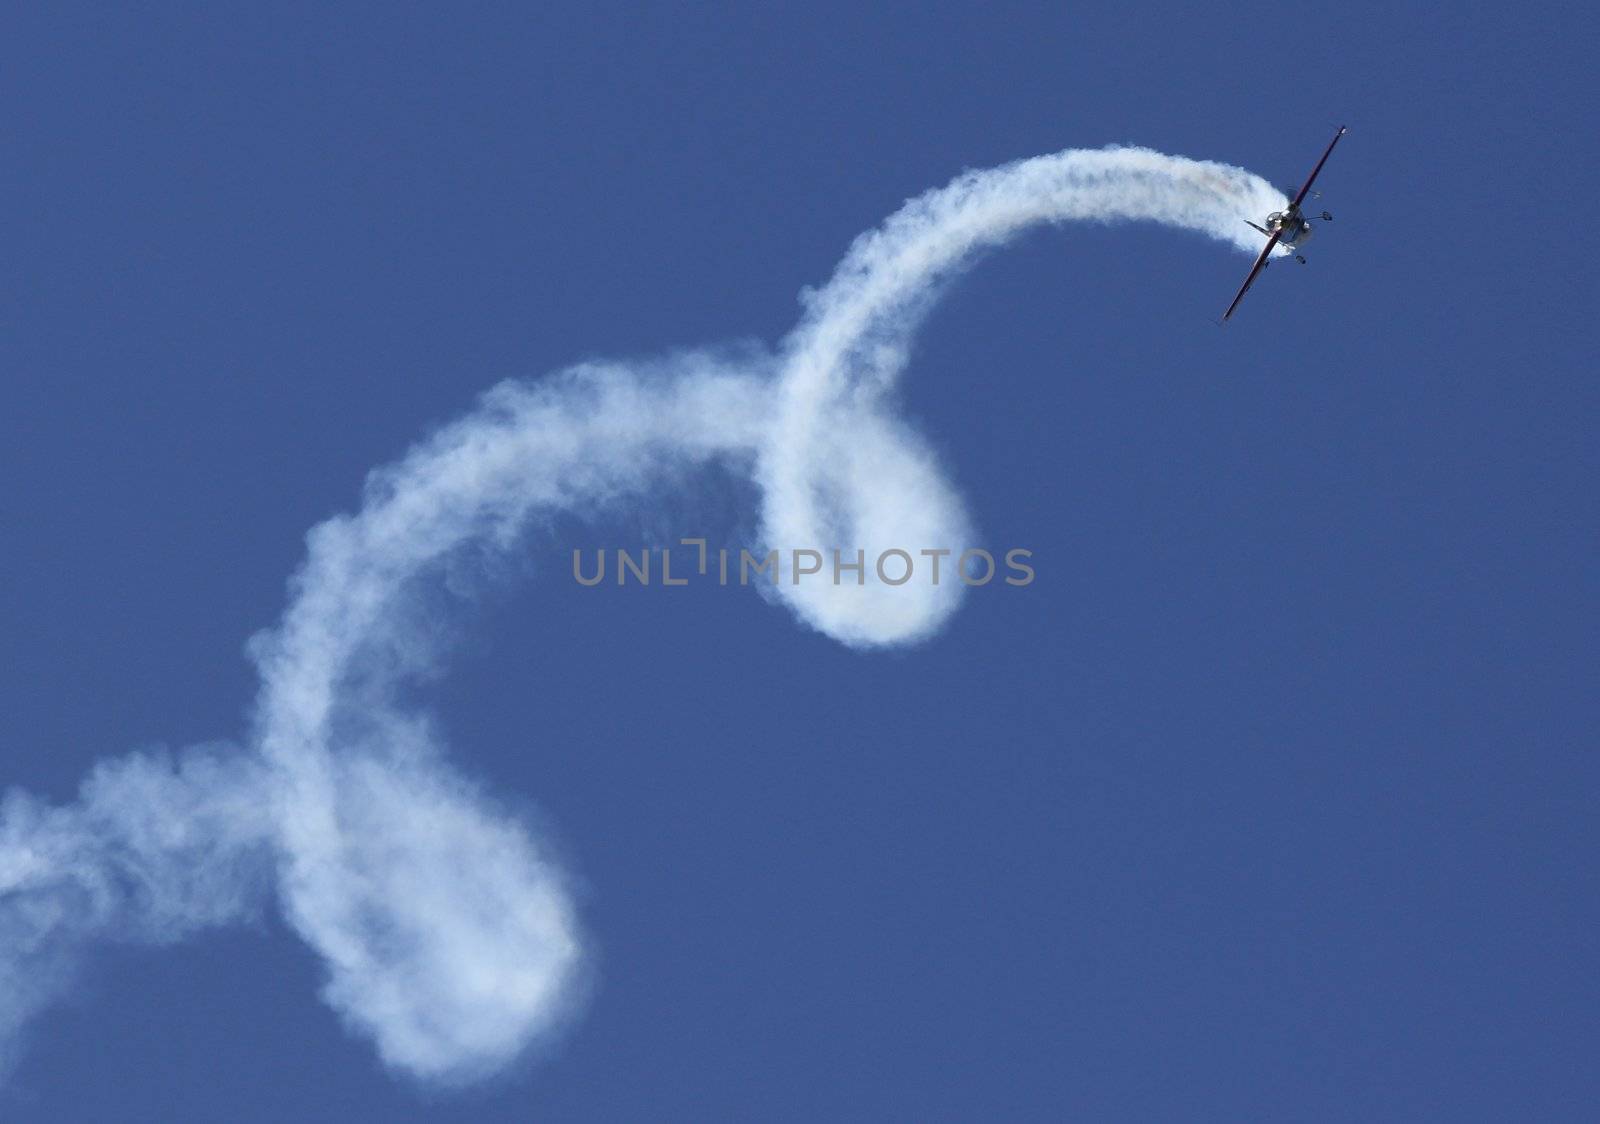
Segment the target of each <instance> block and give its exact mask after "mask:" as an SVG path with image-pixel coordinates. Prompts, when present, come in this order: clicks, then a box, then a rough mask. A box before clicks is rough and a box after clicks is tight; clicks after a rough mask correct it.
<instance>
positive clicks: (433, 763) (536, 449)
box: [0, 148, 1283, 1082]
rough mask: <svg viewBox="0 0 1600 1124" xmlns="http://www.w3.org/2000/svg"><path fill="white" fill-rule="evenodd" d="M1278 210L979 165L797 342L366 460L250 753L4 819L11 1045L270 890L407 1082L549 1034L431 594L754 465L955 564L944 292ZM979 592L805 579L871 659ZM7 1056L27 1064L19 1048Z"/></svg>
mask: <svg viewBox="0 0 1600 1124" xmlns="http://www.w3.org/2000/svg"><path fill="white" fill-rule="evenodd" d="M1282 203H1283V197H1282V195H1281V194H1280V193H1279V192H1278V191H1277V190H1276V189H1274V188H1273V187H1272V186H1271V185H1270V184H1268V183H1267V182H1266V181H1264V180H1262V179H1260V178H1258V177H1256V176H1253V175H1251V174H1249V173H1247V172H1244V171H1242V170H1240V169H1237V168H1231V167H1227V166H1225V165H1221V164H1213V163H1203V162H1197V161H1193V160H1186V159H1182V158H1179V157H1172V156H1163V155H1161V154H1159V153H1155V152H1151V151H1148V150H1144V149H1132V148H1123V149H1107V150H1101V151H1082V150H1078V151H1067V152H1063V153H1058V154H1055V155H1051V156H1043V157H1038V158H1035V159H1031V160H1025V161H1021V162H1018V163H1015V164H1011V165H1008V166H1005V167H1002V168H996V169H992V170H988V171H981V172H972V173H969V174H966V175H963V176H961V177H960V178H958V179H957V180H955V181H954V182H953V183H952V184H950V185H949V186H947V187H944V188H941V189H939V190H936V191H932V192H929V193H928V194H926V195H923V196H921V197H920V198H918V199H915V200H912V201H911V202H909V203H908V204H906V206H904V207H903V208H902V209H901V210H900V211H899V212H897V213H896V214H895V215H894V216H892V217H891V218H890V219H889V220H888V221H887V222H886V223H885V224H884V225H883V226H882V227H880V228H879V229H877V230H875V231H872V232H870V233H868V234H865V235H863V236H862V237H861V238H859V239H858V240H857V241H856V243H855V244H854V245H853V246H852V247H851V249H850V251H849V253H848V254H847V255H846V257H845V259H844V261H843V262H842V263H841V264H840V266H839V268H838V269H837V271H836V272H835V274H834V276H833V278H832V279H831V280H830V281H829V283H828V284H827V285H826V286H824V287H823V288H822V289H820V290H817V291H815V292H813V293H810V294H808V295H807V297H806V302H805V303H806V311H805V316H804V317H803V319H802V320H801V322H800V324H799V325H798V326H797V327H796V329H795V330H794V332H793V333H792V334H791V335H790V336H789V337H788V339H787V340H786V341H785V343H784V344H783V346H782V348H781V349H780V350H779V352H778V353H777V354H776V355H774V356H767V355H760V354H749V353H746V354H744V355H741V356H738V357H735V358H729V357H728V356H726V355H719V354H716V353H711V352H704V353H693V354H686V355H679V356H675V357H671V358H668V359H664V360H661V361H658V362H655V363H651V364H643V365H640V364H635V365H631V366H624V365H620V364H589V365H585V366H582V367H578V368H574V369H572V370H569V371H566V372H563V373H561V374H559V375H557V376H554V377H552V378H549V379H547V380H543V381H540V382H532V383H530V382H508V383H504V384H501V385H500V386H498V387H495V388H494V389H493V390H491V391H490V392H489V393H488V394H487V395H486V396H485V397H484V399H483V400H482V402H481V404H480V405H479V407H478V409H477V410H475V411H474V412H473V413H471V414H469V415H468V416H466V417H465V418H463V419H462V420H460V421H458V422H456V423H454V424H453V425H451V426H449V427H447V428H446V429H444V430H443V431H442V432H440V433H438V434H437V435H435V436H434V437H433V438H431V439H429V440H428V441H426V442H424V443H423V444H421V445H419V446H417V447H416V448H415V449H413V450H412V451H411V452H410V453H409V454H408V455H407V456H406V457H405V458H403V459H402V460H401V461H399V462H398V463H397V464H395V465H393V466H390V467H388V468H384V469H380V470H378V471H376V472H375V473H373V475H372V476H371V478H370V479H369V480H368V482H367V486H366V490H365V494H364V497H363V503H362V506H361V509H360V511H359V512H358V513H357V514H355V515H353V516H349V517H340V518H335V519H331V520H329V521H327V522H326V523H323V524H321V525H320V526H318V527H317V528H315V529H314V530H313V531H312V532H311V534H310V535H309V536H308V552H307V558H306V561H305V564H304V565H303V566H302V568H301V570H300V571H299V573H298V574H297V575H296V576H295V578H294V580H293V582H292V585H291V592H292V596H291V599H290V603H289V607H288V609H287V610H286V611H285V613H284V617H283V620H282V621H281V623H280V624H279V625H278V627H277V628H276V629H274V630H273V631H271V632H269V633H265V634H263V635H262V636H260V637H257V638H256V641H255V642H254V645H253V653H254V656H255V659H256V662H257V664H258V666H259V668H260V673H261V683H262V685H261V694H260V698H259V702H258V706H257V713H256V718H255V724H254V732H253V736H252V738H251V739H250V742H249V746H248V748H246V749H243V750H234V751H231V752H223V751H218V750H211V751H203V752H202V751H194V752H191V753H189V754H187V755H185V756H183V757H182V759H181V760H180V761H179V763H178V764H176V765H173V764H172V763H171V762H168V761H165V760H161V759H156V758H150V757H144V756H134V757H131V758H127V759H124V760H122V761H119V762H113V763H108V764H104V765H102V766H100V767H99V768H98V769H96V770H95V772H94V773H93V774H91V776H90V778H89V779H88V780H87V781H86V782H85V784H84V786H83V791H82V794H81V796H80V798H79V800H78V802H77V803H76V804H73V805H71V806H69V807H65V808H47V807H43V806H41V805H40V804H39V803H38V802H37V801H35V800H33V799H32V798H30V797H28V796H26V795H25V794H21V793H16V792H13V793H11V794H10V795H9V796H8V797H7V798H6V801H5V804H4V808H3V813H0V986H3V988H4V990H3V992H0V1041H4V1042H8V1043H9V1042H11V1041H14V1040H15V1037H16V1035H17V1033H18V1032H19V1030H20V1029H21V1027H22V1026H23V1024H24V1022H25V1021H26V1019H27V1017H28V1016H29V1015H31V1014H32V1013H33V1012H34V1011H35V1010H36V1009H37V1008H38V1007H39V1006H40V1005H42V1004H43V1003H45V1002H48V1001H49V1000H50V998H51V997H52V996H53V995H55V994H58V993H59V991H60V989H61V988H62V987H64V986H66V985H67V982H68V981H69V980H70V978H71V972H72V968H73V965H74V963H75V962H76V959H77V954H78V952H79V950H80V949H81V948H82V947H83V946H84V945H86V944H87V943H89V942H91V941H94V940H122V941H141V942H165V941H170V940H176V939H178V938H180V937H183V936H185V935H187V934H189V933H191V932H193V931H196V930H198V929H201V928H204V927H206V926H211V925H217V924H223V923H227V922H230V921H233V920H236V919H237V918H239V917H240V916H243V915H247V914H248V913H249V912H250V911H252V910H255V909H257V908H259V907H260V905H261V904H262V902H263V901H265V900H266V899H267V898H268V897H269V896H270V895H271V894H272V892H273V891H274V890H275V892H276V899H277V901H278V903H279V904H280V905H281V907H282V911H283V914H284V916H285V917H286V919H287V920H288V922H289V923H290V924H291V925H292V926H293V927H294V928H295V930H296V931H297V932H298V933H299V934H300V935H301V936H302V937H303V938H304V939H305V940H306V941H307V942H308V943H310V945H311V946H312V947H313V948H314V949H316V951H317V952H318V953H319V954H320V955H321V957H322V958H323V960H324V962H325V964H326V966H327V983H326V986H325V989H324V998H325V999H326V1000H327V1001H328V1002H329V1004H330V1005H332V1006H333V1007H334V1008H335V1009H336V1010H337V1011H338V1012H339V1013H340V1014H341V1016H342V1017H343V1018H344V1019H345V1020H346V1022H347V1024H348V1025H349V1026H350V1027H352V1028H353V1029H354V1030H355V1031H356V1032H357V1033H359V1034H362V1035H365V1036H368V1037H370V1038H371V1039H372V1040H373V1042H374V1043H375V1045H376V1047H377V1049H378V1051H379V1054H380V1056H381V1057H382V1058H383V1059H384V1061H385V1062H386V1063H387V1064H388V1065H390V1066H391V1067H393V1068H394V1069H395V1070H397V1071H398V1072H401V1073H404V1074H408V1075H411V1076H413V1077H416V1078H420V1079H423V1080H431V1081H440V1082H461V1081H468V1080H473V1079H476V1078H479V1077H481V1076H484V1075H487V1074H490V1073H493V1072H496V1071H498V1070H500V1069H502V1068H503V1067H504V1066H506V1065H507V1064H508V1063H509V1062H511V1061H512V1060H513V1059H515V1058H516V1057H517V1056H519V1055H520V1054H521V1053H523V1052H524V1051H525V1050H526V1049H527V1047H528V1046H529V1045H530V1044H532V1043H535V1042H538V1041H539V1040H541V1039H542V1038H543V1037H544V1036H546V1035H547V1034H548V1033H549V1032H550V1031H551V1030H552V1029H554V1028H555V1027H556V1026H557V1025H558V1024H559V1022H560V1021H561V1019H562V1017H563V1016H564V1015H565V1014H566V1013H567V1012H568V1011H570V1010H571V1009H572V1008H573V1006H574V1005H575V1002H576V1000H577V998H578V997H579V994H580V992H581V984H582V980H583V967H584V958H583V940H582V936H581V934H580V932H579V929H578V926H577V922H576V919H575V917H574V913H573V908H572V905H571V902H570V899H569V897H568V895H567V893H566V892H565V890H564V887H563V883H562V877H561V873H560V871H559V870H558V869H557V868H556V867H555V866H554V865H553V863H552V861H551V859H550V857H549V855H548V854H547V853H546V851H545V849H544V848H542V847H541V846H540V844H539V842H538V840H537V839H536V838H535V837H534V836H533V834H532V833H531V831H530V830H529V828H528V827H527V825H525V824H524V823H522V822H520V821H519V820H518V819H516V818H515V817H513V816H511V815H509V814H507V813H506V812H504V811H502V810H500V809H498V808H497V807H496V806H495V804H494V802H493V801H492V800H491V799H490V798H489V797H488V796H487V795H486V794H485V793H483V792H481V791H479V790H478V789H476V788H474V787H473V786H472V785H471V784H469V783H468V782H467V781H465V780H464V779H462V778H461V777H460V776H459V775H458V774H457V773H456V772H454V771H453V770H452V769H451V768H450V767H449V766H448V765H447V764H446V763H445V761H444V759H443V754H442V750H441V748H440V747H439V746H438V745H437V744H436V741H435V739H434V738H433V737H432V735H431V733H430V730H429V726H428V723H427V721H426V718H425V716H422V715H419V714H416V713H414V712H411V711H409V710H408V709H407V707H406V702H405V698H406V695H405V689H406V686H407V684H408V683H409V682H411V681H412V680H413V679H414V677H415V676H417V675H418V674H420V673H421V672H423V671H426V670H428V669H429V668H430V667H431V666H432V664H433V662H434V661H435V660H436V659H437V657H438V655H439V653H438V652H437V651H436V650H435V643H434V641H433V639H432V637H433V636H434V635H435V631H436V630H435V629H433V628H432V627H431V626H430V621H429V620H428V617H427V611H426V608H425V605H426V603H427V601H426V592H427V591H428V590H430V589H432V588H433V587H434V586H436V585H438V584H439V583H440V580H441V578H442V577H446V576H448V574H449V573H450V572H451V571H452V568H458V567H460V566H462V565H463V564H468V565H470V563H471V562H472V561H473V560H474V559H475V558H479V557H482V556H484V555H486V554H489V553H494V552H500V553H505V552H510V551H513V550H515V549H517V548H518V547H519V545H521V544H523V543H525V542H526V541H527V536H528V535H529V534H530V533H531V532H532V531H534V530H537V529H538V528H540V527H541V526H544V525H546V524H547V523H548V522H549V520H550V519H551V518H553V517H554V516H556V515H558V514H561V513H579V514H584V513H592V512H597V511H601V510H608V511H615V510H627V509H628V507H629V505H632V504H637V503H638V502H639V501H640V500H641V499H642V498H643V497H645V496H647V495H649V494H650V493H651V491H652V490H654V489H658V488H660V487H662V486H663V484H664V483H666V482H669V481H670V480H671V479H672V478H673V477H675V476H678V475H681V473H682V472H683V470H684V469H686V468H690V467H693V466H695V465H700V464H707V463H713V462H714V463H718V464H721V465H723V466H725V467H726V468H727V469H728V470H730V471H732V472H735V473H742V474H748V475H750V476H751V477H752V478H753V479H754V481H755V482H756V483H757V484H758V486H759V488H760V490H761V496H762V501H761V502H762V510H761V526H762V530H761V535H760V541H761V542H763V543H765V544H768V545H771V546H781V547H788V546H810V547H815V548H816V549H819V550H826V549H828V548H830V547H832V546H835V545H837V546H841V547H847V548H851V549H853V548H856V547H862V548H866V549H867V553H868V555H869V557H870V556H873V555H875V554H876V552H877V550H879V549H883V548H887V547H890V546H896V545H900V544H909V543H917V544H941V545H948V546H949V547H951V548H952V549H954V550H956V551H958V552H959V550H960V549H961V547H962V545H963V544H964V543H965V541H966V539H967V521H966V516H965V512H964V510H963V507H962V504H961V502H960V500H959V498H958V497H957V496H956V494H955V492H954V490H953V489H952V488H951V486H950V485H949V483H948V482H947V481H946V479H945V477H944V475H943V473H942V472H941V471H940V469H939V466H938V464H937V463H936V461H935V459H934V457H933V456H932V455H931V454H930V453H929V452H928V450H927V448H926V446H925V445H924V444H923V443H922V441H921V440H920V439H919V438H918V437H917V436H916V435H915V434H914V433H912V432H911V431H910V430H909V429H907V428H906V427H905V426H904V425H903V424H902V423H901V422H899V421H898V420H897V419H896V418H895V417H894V416H893V414H892V412H891V411H890V409H889V403H888V398H887V395H888V393H889V391H890V390H891V388H892V387H893V385H894V383H895V381H896V379H897V378H898V376H899V374H900V372H901V370H902V368H903V367H904V365H905V361H906V356H907V351H908V346H909V340H910V337H911V334H912V332H913V331H914V330H915V328H916V326H917V324H918V322H919V320H920V317H921V315H922V314H923V312H924V311H925V310H926V308H927V307H928V305H929V304H930V303H931V301H932V299H933V297H934V295H935V294H936V292H937V291H938V288H939V286H940V283H941V282H942V281H944V280H946V279H948V278H949V277H951V276H952V275H953V274H954V273H955V272H956V271H957V270H958V269H959V268H960V267H961V266H962V265H964V264H965V263H967V262H969V261H970V260H971V258H972V256H973V255H974V253H975V252H976V251H978V250H981V249H983V248H985V247H990V246H995V245H998V244H1000V243H1002V242H1004V241H1005V240H1007V239H1008V238H1010V237H1012V236H1014V235H1015V234H1017V233H1018V232H1020V231H1022V230H1023V229H1025V228H1027V227H1029V226H1032V225H1035V224H1038V223H1041V222H1061V221H1069V220H1098V221H1110V220H1121V219H1150V220H1155V221H1158V222H1164V223H1167V224H1169V225H1173V226H1179V227H1185V228H1188V229H1192V230H1196V231H1200V232H1202V233H1205V234H1209V235H1212V236H1214V237H1217V238H1220V239H1222V240H1223V241H1226V242H1231V243H1233V244H1234V245H1236V246H1238V247H1239V248H1241V249H1250V248H1251V247H1252V246H1253V245H1254V244H1255V242H1256V241H1257V239H1256V238H1255V236H1254V235H1253V234H1251V233H1250V232H1249V230H1248V228H1247V227H1246V226H1245V225H1244V223H1243V222H1242V221H1241V220H1242V219H1244V218H1257V217H1259V216H1260V215H1263V214H1265V213H1266V212H1267V211H1270V210H1272V209H1274V208H1277V207H1281V206H1282ZM961 589H962V586H961V584H960V583H959V582H945V583H942V584H941V585H938V586H933V585H931V584H928V583H921V582H916V583H910V584H907V585H904V586H900V587H893V588H891V587H887V586H884V585H882V584H880V583H878V582H876V581H873V580H870V578H869V581H868V582H867V584H865V585H864V586H859V587H858V586H853V585H849V584H845V585H838V586H836V585H832V584H831V583H826V582H820V583H815V584H810V585H807V584H800V585H794V584H789V583H780V585H779V586H778V587H777V591H776V595H777V596H778V597H780V598H782V599H783V600H784V601H785V602H786V603H787V605H788V607H789V608H790V609H791V610H792V611H793V612H794V613H795V615H796V616H797V617H798V619H800V620H801V621H803V622H804V623H806V624H807V625H809V626H811V627H813V628H816V629H818V630H820V631H822V632H823V633H825V634H827V635H829V636H831V637H834V638H835V639H838V640H839V641H841V642H843V643H845V644H848V645H852V646H856V647H873V646H881V645H892V644H903V643H909V642H913V641H916V640H918V639H921V638H924V637H926V636H928V635H931V634H932V633H933V632H934V631H936V630H937V629H938V628H939V627H940V625H941V624H942V623H943V622H944V621H945V620H946V619H947V618H948V616H949V614H950V613H951V612H952V611H953V610H954V609H955V607H956V604H957V602H958V600H959V597H960V593H961ZM10 1052H11V1051H10V1050H9V1049H8V1050H6V1053H10Z"/></svg>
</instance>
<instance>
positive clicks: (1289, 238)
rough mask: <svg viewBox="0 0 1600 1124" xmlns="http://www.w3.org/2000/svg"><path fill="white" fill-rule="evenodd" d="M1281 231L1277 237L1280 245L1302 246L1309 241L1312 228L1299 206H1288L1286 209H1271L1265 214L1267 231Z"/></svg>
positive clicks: (1269, 232)
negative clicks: (1271, 210) (1280, 234)
mask: <svg viewBox="0 0 1600 1124" xmlns="http://www.w3.org/2000/svg"><path fill="white" fill-rule="evenodd" d="M1279 230H1281V231H1283V234H1282V236H1281V237H1280V238H1279V239H1278V245H1280V246H1291V247H1297V246H1304V245H1305V244H1306V243H1307V242H1309V241H1311V235H1312V232H1313V228H1312V226H1311V220H1310V219H1308V218H1306V217H1305V216H1304V215H1302V214H1301V213H1300V208H1298V207H1290V208H1289V209H1288V210H1287V211H1273V212H1272V214H1270V215H1268V216H1267V233H1268V234H1271V233H1273V232H1275V231H1279Z"/></svg>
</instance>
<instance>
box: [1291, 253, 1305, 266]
mask: <svg viewBox="0 0 1600 1124" xmlns="http://www.w3.org/2000/svg"><path fill="white" fill-rule="evenodd" d="M1294 260H1295V261H1297V262H1299V263H1300V264H1301V265H1305V264H1306V259H1305V258H1303V257H1301V256H1300V255H1299V254H1296V255H1295V256H1294Z"/></svg>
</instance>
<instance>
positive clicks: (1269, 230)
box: [1222, 125, 1350, 323]
mask: <svg viewBox="0 0 1600 1124" xmlns="http://www.w3.org/2000/svg"><path fill="white" fill-rule="evenodd" d="M1349 131H1350V130H1349V129H1347V128H1345V127H1344V126H1343V125H1340V126H1339V131H1338V132H1337V133H1334V134H1333V139H1332V140H1331V141H1329V142H1328V147H1327V149H1326V151H1324V152H1323V154H1322V159H1321V160H1318V161H1317V166H1316V167H1315V168H1312V169H1311V175H1310V176H1309V177H1307V179H1306V183H1305V186H1304V187H1302V188H1301V189H1300V190H1299V191H1297V192H1295V195H1294V201H1293V202H1292V203H1290V204H1289V207H1288V209H1287V210H1283V211H1273V212H1272V213H1271V214H1270V215H1268V216H1267V225H1266V226H1257V225H1256V224H1255V223H1253V222H1250V220H1249V219H1245V220H1244V221H1245V222H1247V223H1249V224H1250V225H1251V226H1253V227H1255V228H1256V229H1257V230H1259V231H1260V232H1261V233H1262V234H1265V235H1266V236H1267V244H1266V246H1264V247H1263V248H1262V250H1261V256H1260V257H1258V258H1257V259H1256V264H1255V265H1253V266H1251V267H1250V275H1249V276H1248V277H1246V278H1245V279H1244V284H1243V285H1240V286H1239V291H1238V293H1236V294H1235V295H1234V298H1233V303H1232V304H1230V305H1229V306H1228V311H1227V312H1224V313H1223V314H1222V319H1223V322H1224V323H1226V322H1227V319H1228V317H1230V316H1232V315H1233V310H1234V309H1236V308H1238V307H1239V302H1240V301H1242V300H1244V295H1245V294H1246V293H1248V292H1249V291H1250V286H1251V285H1253V284H1255V280H1256V276H1257V275H1258V274H1259V273H1260V272H1261V271H1262V270H1263V269H1265V268H1267V266H1268V264H1270V259H1271V257H1272V251H1273V250H1274V249H1275V248H1277V246H1278V245H1279V244H1280V243H1281V244H1282V245H1284V246H1287V247H1288V248H1290V249H1291V250H1297V251H1298V250H1299V249H1300V247H1302V246H1304V245H1305V244H1306V243H1307V242H1309V241H1310V240H1311V232H1312V228H1311V220H1310V219H1308V218H1306V217H1305V215H1303V214H1301V212H1300V204H1301V203H1304V202H1305V199H1306V196H1307V195H1309V194H1313V192H1312V191H1311V185H1312V184H1313V183H1315V182H1316V181H1317V173H1318V172H1320V171H1322V166H1323V165H1324V164H1326V163H1327V162H1328V157H1329V156H1331V155H1332V154H1333V146H1334V145H1336V144H1338V143H1339V138H1340V137H1342V136H1344V135H1345V134H1346V133H1348V132H1349ZM1314 194H1316V195H1317V196H1318V197H1319V198H1320V197H1321V195H1322V192H1320V191H1318V192H1315V193H1314ZM1322 221H1323V222H1332V221H1333V216H1332V215H1330V214H1328V212H1327V211H1323V212H1322ZM1294 260H1295V261H1297V262H1299V263H1300V264H1301V265H1305V264H1306V259H1305V257H1304V256H1303V255H1301V254H1299V253H1296V254H1295V255H1294Z"/></svg>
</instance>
